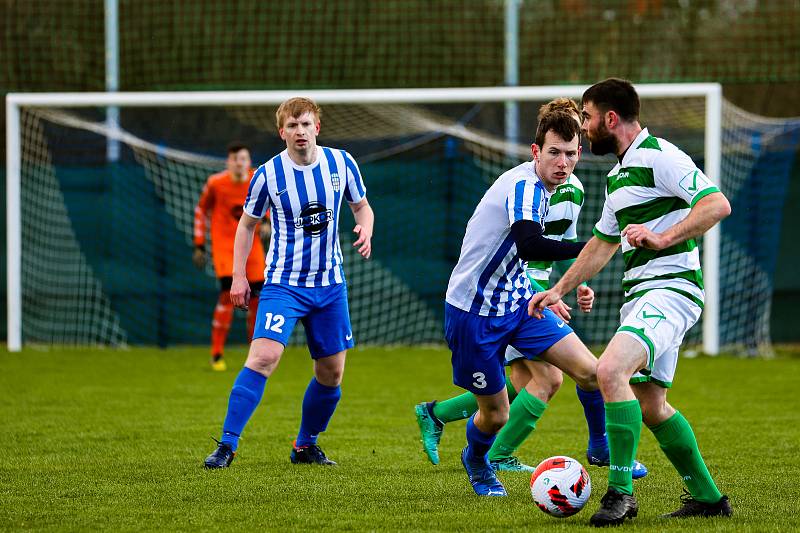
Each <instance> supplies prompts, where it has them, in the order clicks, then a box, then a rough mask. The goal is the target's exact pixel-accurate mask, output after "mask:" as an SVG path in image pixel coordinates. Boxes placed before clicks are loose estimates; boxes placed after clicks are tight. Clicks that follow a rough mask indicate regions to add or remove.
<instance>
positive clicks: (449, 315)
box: [444, 303, 572, 395]
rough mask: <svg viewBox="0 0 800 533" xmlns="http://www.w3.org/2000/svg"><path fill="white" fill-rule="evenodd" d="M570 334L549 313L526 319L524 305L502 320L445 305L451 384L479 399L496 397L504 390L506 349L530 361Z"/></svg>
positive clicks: (569, 331)
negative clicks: (537, 317) (517, 352)
mask: <svg viewBox="0 0 800 533" xmlns="http://www.w3.org/2000/svg"><path fill="white" fill-rule="evenodd" d="M570 333H572V328H570V327H569V326H568V325H567V324H565V323H564V321H563V320H561V319H560V318H558V317H557V316H556V315H555V313H553V312H552V311H550V310H549V309H545V310H544V318H542V319H541V320H540V319H536V318H533V317H531V316H528V305H527V303H526V304H525V305H522V306H520V308H519V309H518V310H517V311H515V312H513V313H508V314H506V315H503V316H480V315H476V314H472V313H468V312H466V311H462V310H461V309H458V308H457V307H453V306H452V305H450V304H445V310H444V336H445V338H446V339H447V344H448V346H450V350H451V351H452V352H453V356H452V359H451V361H452V363H453V383H455V384H456V385H458V386H459V387H461V388H464V389H467V390H468V391H470V392H472V393H474V394H479V395H491V394H496V393H498V392H500V391H501V390H503V388H504V387H505V386H506V378H505V371H504V368H503V366H504V364H505V352H506V347H507V346H509V345H510V346H513V347H514V348H516V349H517V350H519V351H520V353H522V355H523V356H524V357H525V358H526V359H534V358H536V357H537V356H539V355H541V354H542V353H543V352H545V351H547V349H548V348H550V347H551V346H553V345H554V344H555V343H557V342H558V341H560V340H561V339H563V338H564V337H566V336H567V335H569V334H570Z"/></svg>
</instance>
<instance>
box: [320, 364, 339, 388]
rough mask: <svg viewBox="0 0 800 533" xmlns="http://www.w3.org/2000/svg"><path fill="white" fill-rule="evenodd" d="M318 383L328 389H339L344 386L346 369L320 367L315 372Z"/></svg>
mask: <svg viewBox="0 0 800 533" xmlns="http://www.w3.org/2000/svg"><path fill="white" fill-rule="evenodd" d="M315 377H316V378H317V381H318V382H320V383H321V384H323V385H325V386H326V387H338V386H339V385H341V384H342V378H343V377H344V368H324V367H318V368H317V369H316V372H315Z"/></svg>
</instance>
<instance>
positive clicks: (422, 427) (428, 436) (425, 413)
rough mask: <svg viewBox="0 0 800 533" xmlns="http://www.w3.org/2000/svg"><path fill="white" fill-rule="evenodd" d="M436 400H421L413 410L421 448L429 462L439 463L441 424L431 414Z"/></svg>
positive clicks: (442, 427) (442, 426) (442, 425)
mask: <svg viewBox="0 0 800 533" xmlns="http://www.w3.org/2000/svg"><path fill="white" fill-rule="evenodd" d="M435 403H436V401H435V400H434V401H432V402H422V403H420V404H417V405H416V406H415V407H414V412H415V414H416V415H417V424H419V434H420V440H421V441H422V450H423V451H424V452H425V455H427V456H428V459H429V460H430V462H431V463H433V464H435V465H438V464H439V440H440V439H441V438H442V430H443V429H444V424H442V423H441V422H440V421H439V420H438V419H437V418H436V417H435V416H433V406H434V404H435Z"/></svg>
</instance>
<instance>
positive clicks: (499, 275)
mask: <svg viewBox="0 0 800 533" xmlns="http://www.w3.org/2000/svg"><path fill="white" fill-rule="evenodd" d="M549 198H550V193H548V192H547V190H546V189H545V188H544V185H543V184H542V182H541V181H539V177H538V176H537V175H536V171H535V169H534V164H533V163H532V162H527V163H523V164H521V165H519V166H517V167H514V168H512V169H511V170H509V171H507V172H505V173H504V174H503V175H502V176H500V177H499V178H498V179H497V181H495V182H494V184H493V185H492V186H491V187H489V190H488V191H486V194H484V195H483V198H482V199H481V201H480V203H479V204H478V207H476V208H475V212H474V213H473V214H472V218H470V219H469V223H468V224H467V232H466V235H464V242H463V243H462V244H461V255H460V256H459V258H458V263H457V264H456V266H455V268H454V269H453V273H452V274H451V275H450V283H449V284H448V286H447V296H446V300H447V303H449V304H450V305H452V306H454V307H457V308H459V309H461V310H463V311H467V312H469V313H473V314H477V315H482V316H502V315H505V314H506V313H513V312H514V311H516V310H517V309H519V307H520V305H521V304H522V303H524V302H525V301H526V300H527V299H529V298H530V297H531V287H530V283H529V282H528V278H527V277H526V276H525V271H524V268H523V267H524V265H523V264H522V262H521V261H520V259H519V256H518V255H517V245H516V244H515V243H514V238H513V236H512V235H511V225H512V224H514V222H517V221H518V220H532V221H534V222H538V223H539V224H542V225H544V224H543V221H544V219H545V217H546V216H547V209H548V201H549Z"/></svg>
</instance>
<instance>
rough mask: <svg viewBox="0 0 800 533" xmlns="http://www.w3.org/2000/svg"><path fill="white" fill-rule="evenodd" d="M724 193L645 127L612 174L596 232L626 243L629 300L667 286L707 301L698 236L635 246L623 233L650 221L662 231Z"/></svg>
mask: <svg viewBox="0 0 800 533" xmlns="http://www.w3.org/2000/svg"><path fill="white" fill-rule="evenodd" d="M714 192H719V189H718V188H717V187H716V185H714V184H713V183H712V182H711V180H709V179H708V178H707V177H706V176H705V174H703V172H702V171H701V170H700V169H698V168H697V165H695V164H694V162H693V161H692V160H691V158H690V157H689V156H688V155H686V154H685V153H684V152H682V151H681V150H680V149H678V148H677V147H676V146H675V145H673V144H672V143H670V142H668V141H665V140H664V139H660V138H657V137H653V136H652V135H650V134H649V133H648V131H647V128H645V129H643V130H642V131H641V132H640V133H639V135H637V136H636V139H634V141H633V143H632V144H631V146H630V148H628V151H627V152H625V155H624V157H623V159H622V162H621V163H617V165H616V166H614V168H613V169H611V172H609V173H608V182H607V185H606V200H605V203H604V204H603V214H602V216H601V218H600V220H599V221H598V222H597V224H596V225H595V228H594V230H593V233H594V235H595V236H596V237H597V238H599V239H603V240H604V241H608V242H613V243H619V242H620V241H621V242H622V255H623V258H624V260H625V274H624V276H623V278H622V288H623V290H624V291H625V301H630V300H632V299H634V298H636V297H638V296H641V295H642V294H644V293H645V292H648V291H650V290H653V289H667V290H671V291H674V292H676V293H678V294H681V295H683V296H685V297H686V298H688V299H690V300H692V301H693V302H695V303H696V304H697V305H699V306H700V307H702V306H703V295H704V293H703V272H702V270H701V268H700V254H699V251H698V249H697V243H696V242H695V240H694V239H689V240H688V241H685V242H682V243H679V244H676V245H674V246H670V247H669V248H666V249H664V250H649V249H647V248H633V247H632V246H630V245H629V244H628V242H627V240H625V239H621V238H620V232H621V231H622V229H624V228H625V226H627V225H628V224H645V225H646V226H647V227H648V228H649V229H650V230H651V231H653V232H655V233H662V232H664V231H665V230H667V229H668V228H670V227H672V226H674V225H675V224H677V223H678V222H680V221H681V220H683V219H684V218H686V216H687V215H688V214H689V211H690V209H691V207H692V206H694V204H695V203H697V201H698V200H700V199H701V198H703V197H705V196H707V195H709V194H711V193H714Z"/></svg>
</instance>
